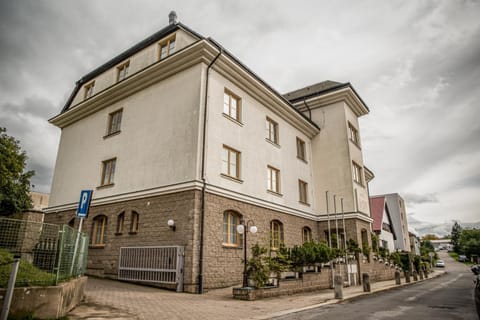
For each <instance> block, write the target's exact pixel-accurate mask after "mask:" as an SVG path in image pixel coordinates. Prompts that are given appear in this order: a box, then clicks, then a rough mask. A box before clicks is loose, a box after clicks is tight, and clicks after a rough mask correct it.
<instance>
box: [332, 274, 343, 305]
mask: <svg viewBox="0 0 480 320" xmlns="http://www.w3.org/2000/svg"><path fill="white" fill-rule="evenodd" d="M333 290H334V292H335V299H343V278H342V276H341V275H335V288H334V289H333Z"/></svg>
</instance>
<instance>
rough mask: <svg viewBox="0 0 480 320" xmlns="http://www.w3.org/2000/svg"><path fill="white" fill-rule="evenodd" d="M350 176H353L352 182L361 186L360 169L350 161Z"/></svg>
mask: <svg viewBox="0 0 480 320" xmlns="http://www.w3.org/2000/svg"><path fill="white" fill-rule="evenodd" d="M352 176H353V181H355V182H357V183H359V184H363V180H362V167H360V166H359V165H358V164H357V163H355V162H354V161H352Z"/></svg>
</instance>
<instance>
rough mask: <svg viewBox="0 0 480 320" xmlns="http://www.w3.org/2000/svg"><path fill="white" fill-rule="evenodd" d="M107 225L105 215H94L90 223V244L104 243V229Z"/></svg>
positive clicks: (99, 244)
mask: <svg viewBox="0 0 480 320" xmlns="http://www.w3.org/2000/svg"><path fill="white" fill-rule="evenodd" d="M106 226H107V217H106V216H103V215H101V216H96V217H95V218H93V225H92V235H91V237H92V239H91V243H92V245H94V246H95V245H98V246H101V245H105V229H106Z"/></svg>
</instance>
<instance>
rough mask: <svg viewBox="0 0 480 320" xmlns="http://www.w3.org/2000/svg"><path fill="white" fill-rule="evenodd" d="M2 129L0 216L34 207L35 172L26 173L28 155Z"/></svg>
mask: <svg viewBox="0 0 480 320" xmlns="http://www.w3.org/2000/svg"><path fill="white" fill-rule="evenodd" d="M6 132H7V130H6V129H5V128H1V127H0V215H2V216H5V215H10V214H13V213H17V212H21V211H22V210H25V209H29V208H31V207H32V199H31V198H30V194H29V192H30V178H31V177H32V176H33V175H34V174H35V172H34V171H25V166H26V161H27V154H26V153H25V151H21V148H20V142H19V141H18V140H16V139H15V138H13V137H10V136H9V135H7V133H6Z"/></svg>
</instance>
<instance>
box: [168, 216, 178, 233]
mask: <svg viewBox="0 0 480 320" xmlns="http://www.w3.org/2000/svg"><path fill="white" fill-rule="evenodd" d="M167 224H168V226H169V227H170V229H172V230H173V231H175V229H176V228H177V227H176V226H175V221H174V220H173V219H169V220H168V221H167Z"/></svg>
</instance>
